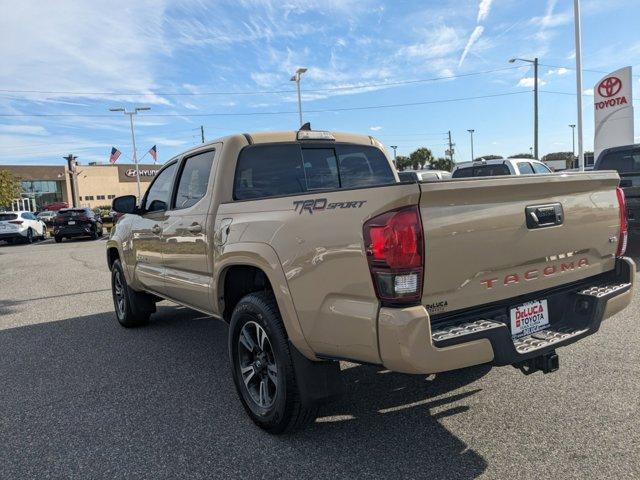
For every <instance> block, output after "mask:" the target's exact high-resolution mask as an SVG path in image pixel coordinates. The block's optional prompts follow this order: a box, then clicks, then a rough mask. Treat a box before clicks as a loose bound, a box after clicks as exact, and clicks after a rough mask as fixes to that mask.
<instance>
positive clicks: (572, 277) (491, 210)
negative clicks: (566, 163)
mask: <svg viewBox="0 0 640 480" xmlns="http://www.w3.org/2000/svg"><path fill="white" fill-rule="evenodd" d="M618 182H619V178H618V175H617V173H615V172H606V171H598V172H589V173H571V174H546V175H523V176H502V177H484V178H465V179H452V180H443V181H439V182H428V183H413V182H404V183H403V182H400V181H399V180H398V176H397V173H396V171H395V169H394V168H393V164H392V162H391V161H390V160H389V158H388V156H387V155H386V153H385V151H384V148H383V146H382V144H381V143H380V142H378V141H377V140H375V139H374V138H372V137H369V136H364V135H352V134H345V133H329V132H321V131H313V130H310V128H309V127H308V125H307V126H304V127H303V128H302V129H301V130H300V131H297V132H274V133H264V132H261V133H255V134H242V135H232V136H228V137H225V138H221V139H219V140H216V141H213V142H210V143H207V144H203V145H202V146H199V147H197V148H194V149H192V150H189V151H187V152H185V153H183V154H181V155H178V156H177V157H175V158H173V159H172V160H170V161H168V162H167V163H166V164H165V165H164V166H163V168H162V169H161V170H160V171H159V172H158V174H157V175H156V177H155V179H154V181H153V182H152V183H151V185H150V186H149V188H148V190H147V192H146V194H145V195H144V197H143V198H142V200H141V201H140V203H139V205H138V204H137V202H136V198H135V197H133V196H125V197H119V198H116V199H115V200H114V201H113V208H114V210H116V211H118V212H121V213H124V214H125V215H124V216H123V217H122V218H121V219H120V220H119V221H118V223H117V224H116V226H115V227H114V228H113V230H112V232H111V236H110V239H109V240H108V242H107V260H108V265H109V268H110V269H111V272H112V287H113V299H114V305H115V310H116V315H117V318H118V320H119V322H120V323H121V324H122V325H123V326H125V327H134V326H139V325H142V324H144V323H146V322H147V321H148V320H149V317H150V315H151V314H152V313H153V312H154V311H155V303H156V302H157V301H158V300H160V299H168V300H171V301H173V302H177V303H179V304H182V305H185V306H187V307H191V308H193V309H196V310H199V311H202V312H204V313H206V314H208V315H211V316H213V317H215V318H217V319H220V320H223V321H225V322H227V323H228V324H229V340H228V345H229V360H230V365H231V368H232V372H233V378H234V381H235V384H236V387H237V390H238V396H239V398H240V400H241V401H242V404H243V405H244V407H245V409H246V411H247V413H248V414H249V416H250V417H251V418H252V419H253V420H254V422H256V423H257V424H258V425H259V426H261V427H262V428H265V429H266V430H268V431H270V432H272V433H281V432H286V431H291V430H293V429H295V428H298V427H300V426H301V425H304V424H305V423H307V422H309V421H312V420H313V419H314V418H315V415H316V413H317V409H318V406H319V405H320V404H322V403H323V402H324V401H326V400H328V399H331V398H334V397H335V396H336V395H338V394H339V393H340V391H341V388H342V384H341V379H340V368H339V364H338V361H339V360H350V361H353V362H359V363H368V364H374V365H382V366H384V367H386V368H387V369H390V370H393V371H396V372H404V373H413V374H427V373H435V372H443V371H447V370H454V369H458V368H464V367H469V366H472V365H478V364H492V365H514V366H516V367H518V368H520V369H521V370H522V371H523V372H525V373H532V372H535V371H543V372H545V373H547V372H551V371H554V370H556V369H557V368H558V365H559V363H558V357H557V355H556V353H555V351H556V349H557V348H558V347H561V346H564V345H567V344H570V343H573V342H575V341H577V340H579V339H581V338H583V337H585V336H587V335H590V334H592V333H595V332H596V331H597V330H598V328H599V327H600V323H601V321H602V320H603V319H605V318H607V317H610V316H611V315H613V314H615V313H616V312H619V311H620V310H622V309H623V308H625V307H626V306H627V305H628V304H629V302H630V300H631V296H632V287H633V281H634V272H635V266H634V263H633V261H632V260H630V259H628V258H626V257H623V255H624V251H625V247H626V235H627V234H626V216H625V207H624V195H623V194H622V192H621V190H620V189H619V188H618Z"/></svg>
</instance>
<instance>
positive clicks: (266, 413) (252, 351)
mask: <svg viewBox="0 0 640 480" xmlns="http://www.w3.org/2000/svg"><path fill="white" fill-rule="evenodd" d="M229 357H230V362H231V368H232V373H233V380H234V383H235V386H236V389H237V391H238V396H239V397H240V400H241V402H242V405H243V407H244V408H245V410H246V412H247V413H248V414H249V416H250V417H251V419H252V420H253V421H254V423H256V424H257V425H258V426H259V427H261V428H263V429H264V430H266V431H268V432H270V433H274V434H278V433H289V432H292V431H295V430H298V429H300V428H302V427H303V426H305V425H307V424H308V423H311V422H313V421H314V420H315V418H316V415H317V412H318V406H317V405H304V404H303V402H302V399H301V395H300V390H299V388H298V384H297V379H296V374H295V370H294V366H293V360H292V357H291V352H290V350H289V342H288V339H287V336H286V332H285V329H284V325H283V323H282V319H281V318H280V313H279V311H278V306H277V304H276V300H275V298H274V297H273V294H272V293H270V292H259V293H251V294H249V295H247V296H245V297H243V298H242V299H241V300H240V302H238V305H237V306H236V308H235V309H234V311H233V315H232V316H231V324H230V327H229Z"/></svg>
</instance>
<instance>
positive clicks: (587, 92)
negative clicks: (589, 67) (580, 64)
mask: <svg viewBox="0 0 640 480" xmlns="http://www.w3.org/2000/svg"><path fill="white" fill-rule="evenodd" d="M582 94H583V95H587V96H589V97H593V88H587V89H586V90H583V91H582Z"/></svg>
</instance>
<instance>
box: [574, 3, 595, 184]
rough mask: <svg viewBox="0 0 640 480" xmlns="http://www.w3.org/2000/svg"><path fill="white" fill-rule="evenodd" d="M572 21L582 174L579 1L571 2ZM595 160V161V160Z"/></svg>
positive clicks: (579, 162) (581, 169)
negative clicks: (573, 26) (574, 38)
mask: <svg viewBox="0 0 640 480" xmlns="http://www.w3.org/2000/svg"><path fill="white" fill-rule="evenodd" d="M573 20H574V22H575V34H576V101H577V107H578V122H577V123H578V168H579V169H580V171H581V172H584V151H583V150H582V34H581V32H580V0H573ZM596 160H597V159H596Z"/></svg>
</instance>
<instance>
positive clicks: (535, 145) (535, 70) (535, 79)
mask: <svg viewBox="0 0 640 480" xmlns="http://www.w3.org/2000/svg"><path fill="white" fill-rule="evenodd" d="M516 60H518V61H520V62H527V63H533V149H534V157H535V158H538V57H536V58H534V59H533V60H529V59H526V58H511V59H510V60H509V63H514V62H515V61H516Z"/></svg>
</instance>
